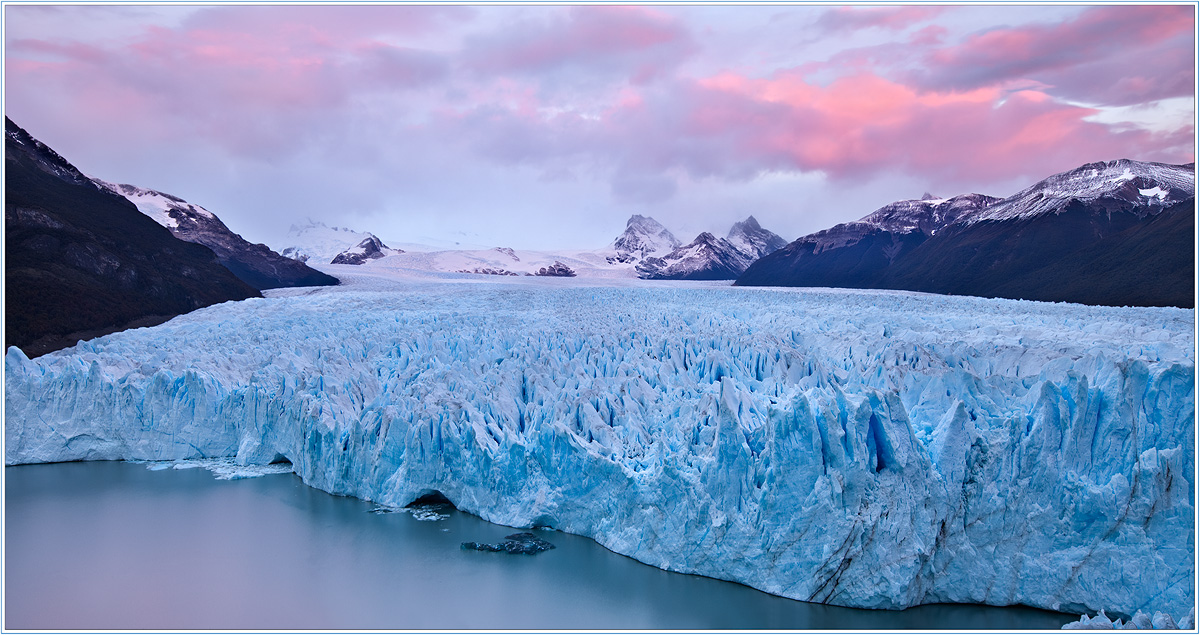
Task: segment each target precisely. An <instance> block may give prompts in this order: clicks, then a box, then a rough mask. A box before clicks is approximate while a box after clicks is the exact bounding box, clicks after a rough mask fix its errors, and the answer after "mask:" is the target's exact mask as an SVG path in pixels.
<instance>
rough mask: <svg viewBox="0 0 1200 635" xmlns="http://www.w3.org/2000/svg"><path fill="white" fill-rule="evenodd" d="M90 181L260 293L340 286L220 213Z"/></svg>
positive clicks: (122, 186)
mask: <svg viewBox="0 0 1200 635" xmlns="http://www.w3.org/2000/svg"><path fill="white" fill-rule="evenodd" d="M92 181H93V182H94V183H95V184H96V185H97V186H99V187H100V188H102V189H105V190H108V191H110V192H112V193H114V194H117V195H118V196H123V197H125V198H126V199H128V200H129V201H130V202H131V203H133V204H134V205H136V206H137V208H138V210H140V211H141V212H142V213H143V214H145V215H147V216H149V217H150V218H152V219H154V220H155V222H157V223H158V224H160V225H162V226H163V227H166V228H167V229H168V230H170V232H171V233H172V234H173V235H174V236H175V237H176V238H179V239H180V240H186V241H188V242H191V243H197V244H200V245H204V246H205V247H208V248H209V249H212V250H213V253H215V254H217V259H218V261H220V263H221V264H222V265H224V266H225V267H226V268H227V269H229V270H230V271H232V272H233V274H234V275H236V276H237V277H238V278H240V279H241V280H242V281H243V282H245V283H246V284H248V285H250V286H252V287H254V288H256V289H259V290H263V289H275V288H279V287H312V286H318V285H327V284H337V283H338V280H337V278H334V277H333V276H330V275H328V274H325V273H321V272H320V271H317V270H315V269H313V268H311V267H309V266H307V265H305V264H304V263H302V262H299V261H297V260H293V259H291V258H286V257H284V256H281V255H279V254H277V253H275V252H274V251H272V250H271V248H270V247H267V246H266V245H263V244H252V243H250V242H249V241H247V240H245V239H244V238H242V237H241V236H240V235H239V234H236V233H234V232H233V231H231V230H230V229H229V228H228V227H226V226H225V223H223V222H221V219H220V218H217V215H216V214H213V213H212V212H210V211H208V210H206V209H204V208H203V207H200V206H199V205H194V204H191V203H188V202H187V201H185V200H183V199H181V198H179V197H178V196H172V195H170V194H166V193H163V192H159V191H156V190H150V189H145V188H141V187H137V186H134V185H128V184H117V183H109V182H107V181H102V180H100V179H95V178H93V179H92Z"/></svg>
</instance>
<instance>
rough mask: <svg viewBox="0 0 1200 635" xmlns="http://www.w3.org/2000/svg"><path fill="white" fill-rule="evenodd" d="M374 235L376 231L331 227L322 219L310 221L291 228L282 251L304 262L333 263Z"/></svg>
mask: <svg viewBox="0 0 1200 635" xmlns="http://www.w3.org/2000/svg"><path fill="white" fill-rule="evenodd" d="M372 236H374V234H371V233H370V232H360V231H355V230H353V229H350V228H349V227H330V226H328V225H326V224H325V223H322V222H319V221H313V220H307V221H305V222H304V223H302V224H299V225H292V226H291V228H289V229H288V233H287V236H285V237H284V239H283V244H284V245H285V246H284V247H283V248H282V249H280V250H279V253H280V254H283V255H284V256H287V257H288V258H293V259H295V260H299V261H300V262H309V261H311V262H312V263H314V264H322V265H326V264H330V263H331V262H333V259H334V258H337V256H338V254H340V253H342V252H344V251H346V250H347V249H353V248H354V247H355V246H357V245H360V244H362V242H363V241H364V240H367V239H368V238H370V237H372Z"/></svg>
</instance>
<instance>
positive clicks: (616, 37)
mask: <svg viewBox="0 0 1200 635" xmlns="http://www.w3.org/2000/svg"><path fill="white" fill-rule="evenodd" d="M539 16H545V17H544V18H543V19H537V20H534V19H529V18H526V19H524V20H522V21H521V22H520V23H519V24H516V25H513V26H512V27H511V28H508V29H504V30H501V31H495V32H492V33H488V34H485V35H480V36H477V37H475V38H472V39H470V40H469V41H468V43H467V46H466V48H465V50H464V52H463V59H464V64H465V65H466V66H467V67H469V68H471V69H473V70H474V71H476V72H477V73H479V74H481V75H495V74H505V75H508V74H525V75H531V74H532V75H539V76H542V77H545V76H547V75H556V74H564V73H582V74H583V75H584V76H586V78H588V79H591V78H593V77H602V78H605V79H609V80H611V79H618V80H627V81H630V82H633V83H644V82H647V81H650V80H652V79H655V78H659V77H663V76H665V75H666V74H667V73H669V72H670V71H671V70H673V69H674V68H676V67H677V66H678V65H679V64H680V63H681V62H682V61H683V60H685V59H686V58H687V57H688V56H689V55H691V54H692V53H694V52H695V51H696V45H695V43H694V42H693V40H692V38H691V36H690V34H689V33H688V31H687V29H686V28H685V27H684V25H683V24H682V23H681V22H680V21H679V20H678V19H677V18H674V17H672V16H669V15H666V14H663V13H661V12H659V11H655V10H653V9H649V8H645V7H629V6H624V7H622V6H577V7H570V8H567V9H564V10H556V11H554V12H552V13H548V14H547V13H546V12H539Z"/></svg>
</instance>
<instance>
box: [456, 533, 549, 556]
mask: <svg viewBox="0 0 1200 635" xmlns="http://www.w3.org/2000/svg"><path fill="white" fill-rule="evenodd" d="M462 548H463V549H474V550H475V551H491V552H500V551H505V552H508V553H522V554H525V555H529V556H532V555H534V554H538V553H541V552H543V551H548V550H550V549H553V548H554V545H552V544H550V543H549V542H546V541H545V540H542V539H541V538H538V537H537V536H535V535H533V534H531V533H528V532H522V533H519V534H509V535H507V536H505V537H504V541H503V542H497V543H493V544H488V543H478V542H464V543H462Z"/></svg>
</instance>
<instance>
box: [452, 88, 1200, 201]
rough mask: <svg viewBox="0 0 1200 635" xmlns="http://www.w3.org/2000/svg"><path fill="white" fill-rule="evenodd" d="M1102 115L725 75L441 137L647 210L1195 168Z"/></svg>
mask: <svg viewBox="0 0 1200 635" xmlns="http://www.w3.org/2000/svg"><path fill="white" fill-rule="evenodd" d="M1094 114H1096V111H1095V110H1092V109H1088V108H1081V107H1077V106H1071V105H1067V104H1063V103H1061V102H1059V101H1057V100H1055V99H1054V98H1052V97H1051V96H1050V95H1048V94H1046V93H1045V92H1044V91H1043V90H1041V89H1040V88H1039V87H1038V85H1036V84H1033V83H1024V84H1014V85H1013V86H1009V87H997V86H991V87H983V88H977V89H974V90H969V91H963V92H950V91H946V92H932V91H922V90H918V89H915V88H912V87H909V86H905V85H903V84H901V83H898V82H896V81H893V80H890V79H887V78H884V77H881V76H878V75H874V74H870V73H861V74H857V75H852V76H847V77H843V78H840V79H837V80H835V81H833V82H831V83H830V84H828V85H824V86H822V85H817V84H812V83H809V82H807V81H806V80H805V78H804V77H803V76H802V75H801V74H799V73H782V74H779V75H777V76H776V77H774V78H770V79H755V78H748V77H745V76H742V75H738V74H735V73H722V74H719V75H715V76H712V77H709V78H705V79H703V80H700V81H694V82H693V81H679V82H674V83H671V84H670V85H669V86H661V87H656V88H651V89H647V90H644V91H642V92H641V93H640V94H639V95H638V96H637V98H633V97H632V96H627V97H626V98H625V99H623V100H622V101H620V102H618V103H614V104H613V105H612V106H611V107H610V108H608V109H607V110H605V111H604V112H603V113H602V115H601V116H600V117H598V118H592V119H589V118H585V117H579V116H575V115H571V114H561V113H560V114H556V115H553V116H547V115H545V114H543V113H541V112H540V111H538V110H537V109H536V108H529V109H525V110H523V111H518V110H516V109H509V108H496V107H492V108H487V109H482V108H474V109H466V110H464V111H462V112H459V113H457V114H454V113H448V114H447V116H446V118H444V119H443V120H441V121H440V122H439V124H438V125H439V126H442V127H444V129H445V130H446V136H447V137H453V138H460V139H474V140H475V141H474V143H475V144H476V147H477V148H479V149H480V150H481V151H482V152H484V153H485V154H486V155H487V156H490V157H492V158H494V159H495V160H498V161H503V162H507V163H516V164H530V165H545V164H551V163H556V164H557V163H564V162H565V163H569V164H572V165H575V166H577V167H583V168H584V169H591V170H593V171H594V172H597V171H598V172H599V173H601V174H609V175H610V177H611V179H612V185H613V191H614V194H617V195H619V196H620V197H622V198H623V200H639V201H641V202H644V203H655V202H659V201H661V200H662V198H663V197H666V196H670V194H671V192H673V191H674V190H673V188H672V187H670V183H671V177H670V175H671V174H673V173H674V171H677V170H681V171H684V172H686V173H688V174H689V175H691V176H692V177H693V178H718V179H732V180H741V179H748V178H752V177H754V176H756V175H758V174H761V173H763V172H767V171H784V172H812V171H820V172H823V173H825V174H826V175H828V176H829V177H830V178H832V179H834V180H839V181H861V182H866V181H869V180H870V179H872V178H874V177H876V176H878V175H880V174H883V173H903V174H909V175H919V176H922V177H924V178H928V179H930V180H931V181H934V182H939V183H941V184H943V186H944V187H946V188H948V189H949V190H952V191H957V190H958V188H970V187H974V185H973V184H979V183H991V182H1000V181H1010V180H1012V179H1015V178H1026V179H1037V178H1042V177H1044V176H1046V175H1048V174H1052V173H1054V172H1058V171H1062V170H1066V169H1070V168H1073V167H1077V166H1078V165H1081V164H1083V163H1086V162H1089V161H1095V160H1101V159H1113V158H1120V157H1129V158H1135V159H1141V160H1157V161H1166V162H1187V161H1191V160H1193V159H1194V156H1193V155H1192V153H1191V151H1190V147H1191V139H1192V134H1193V133H1192V131H1191V130H1190V129H1189V130H1180V131H1176V132H1174V133H1171V134H1169V135H1154V134H1152V133H1149V132H1146V131H1134V130H1117V129H1114V128H1111V127H1109V126H1106V125H1103V124H1098V123H1093V122H1089V121H1087V118H1088V117H1090V116H1092V115H1094ZM631 175H637V178H633V176H631ZM1001 194H1002V193H1001Z"/></svg>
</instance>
